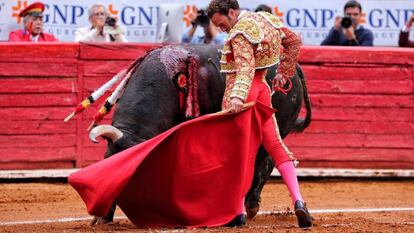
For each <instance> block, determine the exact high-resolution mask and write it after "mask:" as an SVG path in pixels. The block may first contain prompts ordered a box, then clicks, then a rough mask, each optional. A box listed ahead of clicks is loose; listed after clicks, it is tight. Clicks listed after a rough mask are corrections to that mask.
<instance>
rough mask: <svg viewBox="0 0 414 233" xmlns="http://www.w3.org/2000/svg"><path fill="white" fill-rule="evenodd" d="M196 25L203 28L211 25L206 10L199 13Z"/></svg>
mask: <svg viewBox="0 0 414 233" xmlns="http://www.w3.org/2000/svg"><path fill="white" fill-rule="evenodd" d="M195 23H196V24H198V25H200V26H202V27H207V26H208V25H209V24H210V18H209V17H208V15H207V12H206V11H205V10H198V11H197V18H196V20H195Z"/></svg>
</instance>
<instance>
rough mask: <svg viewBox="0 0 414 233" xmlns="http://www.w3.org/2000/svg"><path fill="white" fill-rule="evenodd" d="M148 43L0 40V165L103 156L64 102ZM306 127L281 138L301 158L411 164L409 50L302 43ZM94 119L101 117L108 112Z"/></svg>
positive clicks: (306, 162) (68, 164)
mask: <svg viewBox="0 0 414 233" xmlns="http://www.w3.org/2000/svg"><path fill="white" fill-rule="evenodd" d="M155 46H157V45H155V44H130V43H128V44H111V45H105V46H102V45H99V44H73V43H59V44H37V45H36V44H31V45H30V44H28V45H25V44H15V43H0V86H1V88H0V107H1V109H0V116H1V118H0V121H1V122H0V169H35V168H72V167H81V166H85V165H87V164H90V163H93V162H95V161H97V160H100V159H102V158H103V153H104V151H105V143H103V142H102V143H101V144H92V143H91V142H89V140H88V138H87V136H88V132H87V131H86V128H87V126H88V125H89V124H90V123H91V118H92V116H93V115H94V113H95V112H96V111H97V108H98V107H99V106H100V103H95V104H94V105H92V107H90V108H89V109H88V110H87V111H86V112H85V113H83V114H82V115H80V116H77V117H76V118H75V119H73V120H71V121H70V122H68V123H64V122H63V119H64V118H65V117H66V116H67V115H68V114H69V113H70V112H71V111H72V109H73V107H74V106H75V105H76V104H77V103H79V102H80V101H81V100H82V99H84V98H85V97H87V96H88V95H89V94H90V92H91V91H92V90H94V89H95V88H98V87H99V86H100V85H102V84H103V83H104V82H105V81H106V80H108V79H109V78H110V77H112V76H113V75H114V74H116V73H117V72H118V71H119V70H120V69H121V68H123V67H125V66H126V65H128V64H129V63H130V62H131V61H132V60H134V59H135V58H137V57H139V56H142V55H143V54H145V52H146V51H148V50H150V49H152V48H153V47H155ZM299 62H300V64H301V65H302V67H303V69H304V72H305V75H306V77H307V84H308V89H309V93H310V97H311V101H312V105H313V121H312V124H311V126H310V127H309V128H308V129H307V130H306V131H305V132H304V133H301V134H296V135H290V136H288V138H287V140H286V142H287V144H288V145H289V147H290V148H291V150H292V151H293V152H294V153H295V154H296V156H297V157H298V158H299V159H300V160H301V166H302V167H350V168H414V163H413V162H414V95H413V94H414V71H413V66H414V50H413V49H399V48H345V47H303V48H302V51H301V56H300V61H299ZM104 122H106V123H109V122H110V117H107V118H106V119H105V120H104Z"/></svg>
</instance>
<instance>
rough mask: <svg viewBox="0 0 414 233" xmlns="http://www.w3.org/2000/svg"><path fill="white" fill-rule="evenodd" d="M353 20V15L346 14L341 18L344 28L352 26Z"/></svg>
mask: <svg viewBox="0 0 414 233" xmlns="http://www.w3.org/2000/svg"><path fill="white" fill-rule="evenodd" d="M352 23H353V20H352V19H351V17H348V16H345V17H343V18H342V20H341V26H342V27H343V28H349V27H351V26H352Z"/></svg>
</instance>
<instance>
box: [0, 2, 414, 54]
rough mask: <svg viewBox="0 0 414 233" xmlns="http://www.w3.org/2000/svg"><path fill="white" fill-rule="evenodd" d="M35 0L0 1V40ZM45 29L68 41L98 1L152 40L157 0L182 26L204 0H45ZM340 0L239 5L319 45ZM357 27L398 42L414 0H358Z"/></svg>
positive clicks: (131, 37) (136, 35)
mask: <svg viewBox="0 0 414 233" xmlns="http://www.w3.org/2000/svg"><path fill="white" fill-rule="evenodd" d="M33 2H35V1H34V0H0V16H1V17H0V40H2V41H5V40H8V35H9V32H10V31H13V30H17V29H19V28H22V27H23V25H22V19H21V18H20V17H18V13H19V12H20V11H21V10H22V9H23V8H24V7H25V6H27V5H29V4H31V3H33ZM42 2H43V3H44V4H45V5H46V9H45V12H44V19H43V20H44V26H45V32H48V33H52V34H54V35H55V36H56V37H57V38H59V40H61V41H73V40H74V37H75V36H74V33H75V31H76V29H77V28H79V27H85V26H88V25H90V24H89V21H88V9H89V7H90V6H91V5H93V4H94V3H97V2H100V3H103V4H104V5H105V6H106V7H107V9H108V11H109V13H110V14H111V15H112V16H114V17H116V18H118V21H119V24H120V25H121V26H123V27H124V28H125V36H126V38H127V39H128V41H131V42H154V41H155V39H156V34H157V24H158V11H159V6H160V4H162V3H180V4H183V5H184V9H185V10H184V17H183V19H182V20H183V27H185V28H186V29H187V30H188V29H189V27H190V19H191V15H194V14H196V8H195V7H197V8H205V7H206V6H207V5H208V3H209V2H210V1H209V0H192V1H190V0H170V1H165V0H152V1H144V0H139V1H137V0H118V1H115V0H100V1H93V0H82V1H79V0H78V1H71V0H59V1H58V0H44V1H42ZM346 2H347V1H344V0H319V1H312V0H294V1H292V0H278V1H273V0H260V1H259V0H240V1H239V3H240V6H241V8H243V9H246V10H254V9H255V8H256V7H257V6H258V5H260V4H266V5H268V6H270V7H271V9H272V11H273V14H275V15H277V16H278V17H280V18H281V19H282V20H283V22H284V24H285V25H286V26H287V27H289V28H290V29H292V30H293V31H295V32H296V33H298V34H300V36H301V37H302V40H303V44H305V45H319V44H320V43H321V41H322V40H323V38H324V37H325V36H326V35H327V33H328V31H329V29H330V28H331V27H332V26H333V23H334V20H335V17H336V16H343V7H344V5H345V3H346ZM360 3H361V5H362V15H363V19H362V25H363V26H364V27H366V28H368V29H370V30H372V31H373V33H374V45H376V46H397V45H398V35H399V31H400V29H401V27H402V26H403V25H404V24H405V22H406V21H407V20H408V18H409V17H410V15H411V14H413V13H414V0H361V1H360Z"/></svg>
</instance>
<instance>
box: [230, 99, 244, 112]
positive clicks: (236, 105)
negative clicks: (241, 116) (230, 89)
mask: <svg viewBox="0 0 414 233" xmlns="http://www.w3.org/2000/svg"><path fill="white" fill-rule="evenodd" d="M230 105H231V107H230V111H231V112H232V113H238V112H240V111H241V110H242V108H243V101H242V100H241V99H239V98H232V99H231V100H230Z"/></svg>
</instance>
